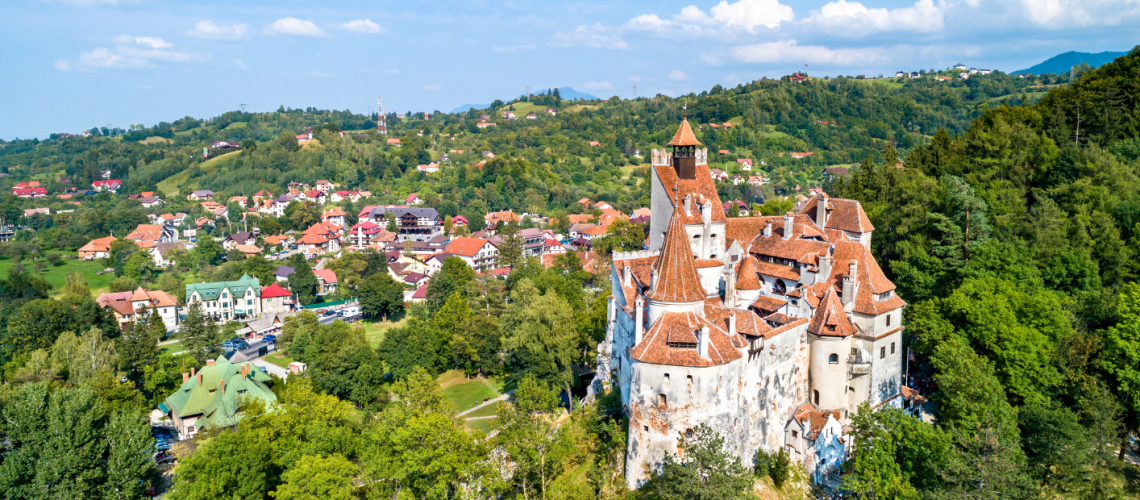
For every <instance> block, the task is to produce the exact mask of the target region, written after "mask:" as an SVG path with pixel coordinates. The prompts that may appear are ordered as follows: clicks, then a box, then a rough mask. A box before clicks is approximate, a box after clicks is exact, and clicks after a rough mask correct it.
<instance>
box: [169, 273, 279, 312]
mask: <svg viewBox="0 0 1140 500" xmlns="http://www.w3.org/2000/svg"><path fill="white" fill-rule="evenodd" d="M195 302H198V303H200V304H202V313H203V314H206V315H208V316H211V317H213V318H214V319H215V320H220V321H230V320H238V319H244V318H253V317H257V316H260V315H261V282H260V281H258V279H257V278H253V277H250V276H249V275H248V274H243V275H242V276H241V279H239V280H237V281H218V282H214V283H191V284H187V285H186V305H187V307H189V305H190V304H193V303H195Z"/></svg>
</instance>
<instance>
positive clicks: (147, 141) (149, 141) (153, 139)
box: [139, 136, 170, 144]
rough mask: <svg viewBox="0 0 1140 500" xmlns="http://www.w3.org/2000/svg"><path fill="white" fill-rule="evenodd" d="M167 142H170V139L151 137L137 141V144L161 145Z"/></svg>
mask: <svg viewBox="0 0 1140 500" xmlns="http://www.w3.org/2000/svg"><path fill="white" fill-rule="evenodd" d="M167 142H170V139H167V138H165V137H159V136H153V137H147V138H146V139H143V140H141V141H139V144H162V143H167Z"/></svg>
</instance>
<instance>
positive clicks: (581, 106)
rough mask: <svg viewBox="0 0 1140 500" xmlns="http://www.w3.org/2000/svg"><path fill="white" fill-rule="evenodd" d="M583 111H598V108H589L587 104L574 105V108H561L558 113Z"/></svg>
mask: <svg viewBox="0 0 1140 500" xmlns="http://www.w3.org/2000/svg"><path fill="white" fill-rule="evenodd" d="M583 109H598V107H597V106H591V105H588V104H576V105H574V106H569V107H565V108H562V109H561V110H560V111H567V112H572V111H582V110H583Z"/></svg>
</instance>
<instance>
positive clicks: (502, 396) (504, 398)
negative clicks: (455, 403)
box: [455, 389, 515, 417]
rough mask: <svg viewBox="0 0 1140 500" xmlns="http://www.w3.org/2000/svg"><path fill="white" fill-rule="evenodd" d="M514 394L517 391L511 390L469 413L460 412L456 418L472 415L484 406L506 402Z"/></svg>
mask: <svg viewBox="0 0 1140 500" xmlns="http://www.w3.org/2000/svg"><path fill="white" fill-rule="evenodd" d="M514 393H515V390H514V389H511V390H509V391H507V393H506V394H503V395H500V396H499V397H497V398H494V399H488V400H486V401H484V402H483V404H481V405H479V406H476V407H474V408H471V409H469V410H467V411H461V412H459V413H458V414H456V415H455V416H456V417H462V416H464V415H466V414H468V413H471V412H473V411H475V410H478V409H479V408H482V407H484V406H487V405H493V404H495V403H497V402H499V401H506V400H508V399H511V394H514Z"/></svg>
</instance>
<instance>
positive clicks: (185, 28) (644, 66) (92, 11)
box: [0, 0, 1140, 139]
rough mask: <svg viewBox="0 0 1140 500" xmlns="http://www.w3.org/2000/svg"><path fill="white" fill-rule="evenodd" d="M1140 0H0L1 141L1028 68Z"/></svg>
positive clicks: (1139, 5) (1117, 29) (1128, 12)
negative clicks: (280, 117) (271, 117)
mask: <svg viewBox="0 0 1140 500" xmlns="http://www.w3.org/2000/svg"><path fill="white" fill-rule="evenodd" d="M1138 35H1140V0H1117V1H1105V2H1096V1H1082V0H1008V1H986V0H918V1H917V2H914V1H894V0H866V3H860V2H856V1H848V0H834V1H831V0H813V1H807V2H794V1H791V0H732V1H729V0H724V1H717V2H713V1H703V2H697V3H694V2H692V1H691V0H690V1H683V2H670V1H664V2H652V3H649V2H646V3H642V2H623V1H616V2H615V1H598V2H590V1H569V2H549V1H522V0H519V1H513V2H487V1H479V0H476V1H458V2H448V1H432V0H428V1H419V2H391V1H344V2H332V1H322V2H313V1H309V2H301V1H292V0H275V1H272V2H250V1H245V0H231V1H226V2H219V1H213V0H203V1H196V2H175V1H163V0H42V1H8V2H4V3H3V5H0V43H3V46H4V47H5V50H4V52H3V55H0V61H2V62H3V68H4V71H3V74H2V75H0V95H3V98H2V99H0V117H2V118H3V119H2V120H0V138H4V139H12V138H14V137H23V138H26V137H46V136H47V135H48V134H49V133H52V132H78V131H81V130H85V129H89V128H91V127H92V126H106V125H108V124H110V125H113V126H118V127H123V128H127V127H128V126H129V125H130V124H132V123H141V124H147V125H152V124H154V123H157V122H159V121H164V120H165V121H172V120H174V119H176V118H179V117H182V116H186V115H190V116H195V117H200V118H205V117H210V116H215V115H218V114H220V113H222V112H225V111H228V110H233V109H238V108H239V104H241V103H245V104H247V107H248V109H250V110H252V111H269V110H273V109H276V108H277V107H278V106H279V105H282V104H283V105H285V106H289V107H294V108H300V107H307V106H315V107H319V108H334V109H351V110H353V111H357V112H368V111H369V110H370V107H371V109H374V107H375V105H376V96H377V95H378V94H382V95H383V96H384V104H385V107H386V108H388V109H389V110H391V111H399V112H404V111H409V110H411V111H432V110H443V111H447V110H451V109H452V108H454V107H456V106H459V105H461V104H465V103H487V102H490V101H492V100H494V99H495V98H505V97H508V96H512V95H519V94H521V93H523V92H524V91H525V88H526V87H527V86H530V87H532V88H534V89H543V88H547V87H553V86H568V87H573V88H574V89H576V90H579V91H583V92H589V93H592V94H594V95H597V96H601V97H608V96H611V95H618V96H621V97H631V96H632V95H633V86H634V85H637V86H638V94H639V95H654V94H657V93H662V94H667V95H678V94H684V93H688V92H690V91H696V92H699V91H701V90H704V89H708V88H709V87H711V86H712V85H715V84H718V83H719V84H722V85H726V86H728V85H735V84H738V83H741V82H747V81H751V80H753V79H756V78H760V77H763V76H771V77H776V76H780V75H785V74H788V73H790V72H792V71H795V70H802V69H803V67H804V64H805V63H807V64H808V65H809V66H808V71H809V73H811V74H813V75H817V76H821V75H825V74H827V75H837V74H845V75H846V74H849V75H856V74H868V75H877V74H880V73H888V72H890V73H893V72H894V71H896V70H917V69H920V68H927V69H929V68H938V69H941V68H945V67H948V66H950V65H953V64H955V63H958V62H962V63H965V64H968V65H971V66H977V67H982V68H994V69H1002V70H1005V71H1013V70H1017V69H1021V68H1024V67H1028V66H1030V65H1032V64H1035V63H1037V62H1040V61H1042V60H1044V59H1046V58H1048V57H1051V56H1053V55H1056V54H1058V53H1061V52H1065V51H1069V50H1078V51H1085V52H1099V51H1104V50H1113V51H1126V50H1129V49H1130V48H1131V47H1132V46H1134V45H1135V44H1137V43H1140V36H1138Z"/></svg>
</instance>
